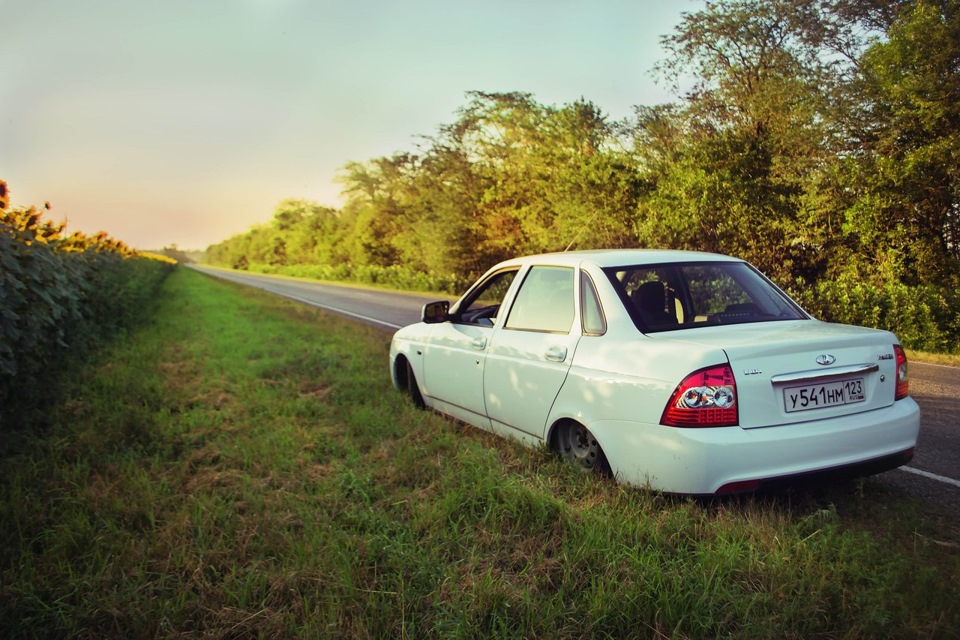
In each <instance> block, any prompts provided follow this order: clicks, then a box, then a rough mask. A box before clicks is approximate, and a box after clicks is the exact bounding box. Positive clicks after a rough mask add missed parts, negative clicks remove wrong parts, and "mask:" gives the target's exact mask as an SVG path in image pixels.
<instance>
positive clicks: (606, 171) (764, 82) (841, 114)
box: [206, 0, 960, 350]
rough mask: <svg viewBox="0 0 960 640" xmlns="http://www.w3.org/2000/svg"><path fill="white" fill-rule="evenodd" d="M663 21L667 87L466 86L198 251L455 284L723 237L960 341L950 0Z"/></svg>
mask: <svg viewBox="0 0 960 640" xmlns="http://www.w3.org/2000/svg"><path fill="white" fill-rule="evenodd" d="M661 42H662V45H663V48H664V51H665V52H666V55H665V57H664V59H663V60H662V61H661V62H660V63H659V64H658V66H657V69H656V71H657V73H658V74H659V77H660V79H661V80H662V81H663V82H667V83H672V84H674V85H675V86H676V87H677V91H678V93H680V91H681V90H680V87H681V86H682V87H683V90H682V93H681V97H680V98H679V99H678V100H677V101H675V102H673V103H670V104H663V105H656V106H638V107H636V108H635V109H634V112H633V114H632V116H631V117H629V118H627V119H625V120H622V121H614V120H611V119H610V118H609V117H607V116H606V115H605V114H604V112H603V111H602V109H601V108H600V107H599V106H598V105H596V104H594V103H592V102H590V101H589V100H587V99H585V98H582V99H580V100H578V101H575V102H573V103H570V104H564V105H559V106H557V105H544V104H541V103H539V102H538V101H537V100H536V99H535V98H534V96H533V95H531V94H529V93H520V92H513V93H485V92H471V93H469V94H467V101H466V104H465V105H464V106H463V107H461V108H460V109H459V110H458V112H457V114H456V116H457V117H456V120H455V121H454V122H452V123H450V124H446V125H443V126H441V127H440V128H439V129H438V131H437V132H436V133H435V134H433V135H431V136H428V137H425V138H423V140H422V141H421V143H420V144H419V145H418V146H417V148H416V151H415V152H399V153H396V154H394V155H392V156H389V157H382V158H376V159H373V160H368V161H365V162H351V163H349V164H348V165H346V166H345V167H344V168H343V170H342V172H341V175H340V176H339V180H340V181H341V184H342V185H343V191H344V195H345V197H346V200H345V204H344V205H343V207H342V208H340V209H333V208H329V207H322V206H319V205H317V204H316V203H312V202H308V201H303V200H286V201H284V202H282V203H281V204H280V205H279V207H278V208H277V210H276V211H275V212H274V215H273V219H272V220H271V221H270V222H269V223H268V224H266V225H263V226H259V227H255V228H253V229H251V230H249V231H248V232H246V233H244V234H241V235H238V236H235V237H232V238H229V239H227V240H225V241H224V242H221V243H219V244H216V245H213V246H211V247H209V248H208V249H207V252H206V259H207V261H208V262H211V263H214V264H220V265H224V266H230V267H234V268H241V269H254V270H286V271H291V270H293V271H296V270H297V269H300V270H306V271H308V272H309V271H311V269H312V272H315V273H319V274H321V275H329V274H333V275H335V276H336V275H337V274H339V275H341V276H343V277H354V278H356V277H357V274H358V273H359V274H366V275H365V276H363V277H362V278H361V279H364V278H366V279H373V280H376V279H377V278H378V277H380V276H379V275H378V274H384V273H387V274H393V275H391V276H390V278H393V279H401V280H402V278H400V277H399V276H398V275H397V274H419V277H420V281H421V282H423V283H424V284H425V285H426V286H429V285H430V284H435V283H436V282H439V283H442V284H444V286H449V287H455V286H457V285H460V284H462V283H463V282H466V281H469V280H470V279H472V278H473V277H475V276H476V275H477V274H479V273H481V272H482V271H484V270H485V269H487V268H488V267H490V266H491V265H493V264H494V263H496V262H497V261H499V260H501V259H504V258H507V257H511V256H515V255H521V254H531V253H540V252H545V251H563V250H566V249H571V248H577V249H586V248H600V247H614V248H615V247H660V248H675V249H694V250H702V251H715V252H720V253H726V254H731V255H736V256H739V257H742V258H744V259H746V260H748V261H750V262H752V263H753V264H755V265H757V266H758V267H759V268H761V269H762V270H763V271H764V272H766V273H768V274H769V275H771V277H773V278H774V279H775V280H776V281H777V282H778V283H779V284H781V285H782V286H784V287H785V288H787V289H789V290H790V291H791V292H792V293H794V294H795V295H796V296H797V297H799V298H800V299H801V301H802V302H803V303H804V304H805V305H807V307H808V308H810V309H811V310H812V311H814V312H817V313H819V314H820V315H823V316H825V317H827V318H829V319H841V320H849V321H861V322H870V323H873V324H875V325H877V326H886V327H888V328H894V329H897V330H898V331H900V332H901V333H906V334H908V335H909V336H916V337H915V338H909V340H913V343H914V344H913V346H918V347H921V348H927V349H931V350H949V349H954V350H955V349H957V348H960V342H958V340H960V339H958V332H960V323H958V321H957V319H956V313H955V311H954V309H955V308H956V305H957V303H958V302H960V300H958V295H957V291H958V290H960V0H769V1H768V0H720V1H717V2H706V3H704V5H703V7H702V8H701V9H699V10H697V11H691V12H688V13H685V14H684V15H683V17H682V19H681V22H680V24H679V25H678V26H677V27H676V28H675V30H674V31H673V32H672V33H670V34H668V35H665V36H664V37H663V38H662V39H661ZM851 309H856V313H857V314H858V315H857V317H853V318H847V317H845V315H844V314H849V313H853V312H852V311H850V310H851ZM901 337H902V336H901ZM905 342H908V340H905Z"/></svg>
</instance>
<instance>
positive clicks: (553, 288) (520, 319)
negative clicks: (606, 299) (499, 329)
mask: <svg viewBox="0 0 960 640" xmlns="http://www.w3.org/2000/svg"><path fill="white" fill-rule="evenodd" d="M573 275H574V273H573V269H572V268H568V267H544V266H541V267H532V268H531V269H530V271H529V272H528V273H527V276H526V277H525V278H524V280H523V283H522V284H521V286H520V291H519V292H517V297H516V300H515V301H514V303H513V307H512V308H511V309H510V315H509V316H508V317H507V322H506V325H505V327H506V328H507V329H514V330H519V331H543V332H549V333H569V331H570V327H571V326H572V325H573V316H574V302H573Z"/></svg>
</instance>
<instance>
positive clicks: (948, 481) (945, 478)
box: [900, 467, 960, 487]
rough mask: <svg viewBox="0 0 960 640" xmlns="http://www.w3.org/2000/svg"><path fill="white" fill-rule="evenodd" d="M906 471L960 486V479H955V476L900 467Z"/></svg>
mask: <svg viewBox="0 0 960 640" xmlns="http://www.w3.org/2000/svg"><path fill="white" fill-rule="evenodd" d="M900 468H901V469H903V470H904V471H908V472H910V473H915V474H917V475H918V476H923V477H924V478H930V479H931V480H936V481H938V482H945V483H946V484H952V485H953V486H955V487H960V480H954V479H953V478H947V477H944V476H938V475H937V474H935V473H930V472H929V471H921V470H920V469H914V468H913V467H900Z"/></svg>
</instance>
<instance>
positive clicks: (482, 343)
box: [470, 336, 487, 351]
mask: <svg viewBox="0 0 960 640" xmlns="http://www.w3.org/2000/svg"><path fill="white" fill-rule="evenodd" d="M470 346H471V347H473V348H474V349H477V350H479V351H483V350H484V349H486V348H487V338H486V336H480V337H479V338H474V339H473V342H471V343H470Z"/></svg>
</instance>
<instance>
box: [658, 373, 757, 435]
mask: <svg viewBox="0 0 960 640" xmlns="http://www.w3.org/2000/svg"><path fill="white" fill-rule="evenodd" d="M739 422H740V418H739V416H738V413H737V383H736V381H735V380H734V378H733V369H731V368H730V365H728V364H722V365H716V366H713V367H707V368H706V369H700V370H699V371H695V372H693V373H691V374H690V375H688V376H687V377H686V378H684V379H683V382H681V383H680V385H679V386H678V387H677V389H676V391H674V392H673V395H672V396H670V402H668V403H667V407H666V408H665V409H664V410H663V416H662V417H661V418H660V424H662V425H666V426H668V427H733V426H736V425H737V424H739Z"/></svg>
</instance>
